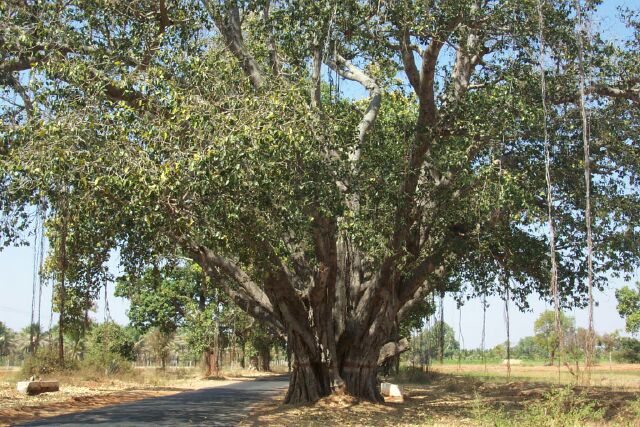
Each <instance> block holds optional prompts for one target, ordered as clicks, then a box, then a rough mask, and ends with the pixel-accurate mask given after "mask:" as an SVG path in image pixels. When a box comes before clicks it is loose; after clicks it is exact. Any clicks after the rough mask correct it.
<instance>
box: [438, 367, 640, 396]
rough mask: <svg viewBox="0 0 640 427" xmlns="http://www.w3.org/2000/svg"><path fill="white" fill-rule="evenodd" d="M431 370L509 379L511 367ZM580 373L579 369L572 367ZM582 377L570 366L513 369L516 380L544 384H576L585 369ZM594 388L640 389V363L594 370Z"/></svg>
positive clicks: (592, 369) (582, 368)
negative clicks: (577, 376) (572, 371)
mask: <svg viewBox="0 0 640 427" xmlns="http://www.w3.org/2000/svg"><path fill="white" fill-rule="evenodd" d="M431 369H432V370H433V371H435V372H439V373H447V374H455V375H467V376H472V377H478V378H484V379H492V380H500V379H503V380H505V381H506V380H507V367H506V366H505V365H496V364H493V365H487V367H486V370H485V368H484V365H460V366H458V365H455V364H451V365H437V364H436V365H434V366H432V367H431ZM572 369H573V370H574V372H576V369H575V366H572ZM578 372H579V378H578V379H576V376H574V375H572V374H571V373H570V372H569V370H568V369H567V368H566V367H563V368H562V369H560V372H559V373H558V367H557V366H542V365H538V366H527V365H524V366H521V365H515V366H512V367H511V379H512V380H525V381H543V382H552V383H556V384H574V383H576V381H578V382H581V381H583V380H584V373H585V372H584V367H582V366H580V367H579V370H578ZM590 385H592V386H597V387H614V388H616V389H623V390H629V391H633V390H640V364H622V363H621V364H612V365H611V366H609V365H608V364H604V365H597V366H594V367H592V368H591V381H590Z"/></svg>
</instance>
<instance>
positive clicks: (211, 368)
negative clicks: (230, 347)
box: [202, 350, 220, 377]
mask: <svg viewBox="0 0 640 427" xmlns="http://www.w3.org/2000/svg"><path fill="white" fill-rule="evenodd" d="M202 360H203V362H204V367H205V373H204V376H205V377H217V376H218V375H219V373H220V366H219V364H218V355H217V353H216V352H215V351H211V350H205V351H204V353H203V355H202Z"/></svg>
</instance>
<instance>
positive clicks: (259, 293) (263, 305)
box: [190, 245, 275, 316]
mask: <svg viewBox="0 0 640 427" xmlns="http://www.w3.org/2000/svg"><path fill="white" fill-rule="evenodd" d="M190 253H191V255H192V256H193V257H194V258H195V259H196V260H197V261H198V262H199V264H201V265H203V266H215V267H217V268H218V269H220V271H222V272H223V273H224V274H225V275H226V276H228V277H229V278H230V279H232V280H233V281H234V282H235V283H236V284H238V286H239V287H240V288H241V289H242V294H237V295H235V296H236V297H238V298H240V297H242V296H245V297H246V299H247V300H246V301H245V302H246V303H254V304H255V306H257V307H259V308H260V309H262V310H263V311H264V312H265V313H267V314H269V315H271V316H274V315H275V312H274V308H273V305H272V304H271V301H270V300H269V298H268V297H267V294H265V293H264V291H263V290H262V289H260V287H259V286H258V285H257V284H256V283H255V282H254V281H253V280H252V279H251V277H250V276H249V275H248V274H247V273H246V272H245V271H244V270H243V269H242V268H241V267H240V266H239V265H238V264H236V263H235V262H234V261H233V260H231V259H229V258H226V257H223V256H221V255H218V254H216V253H215V252H213V251H212V250H211V249H209V248H207V247H204V246H201V245H200V246H196V247H193V248H191V250H190ZM232 293H233V292H232Z"/></svg>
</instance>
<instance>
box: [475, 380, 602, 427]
mask: <svg viewBox="0 0 640 427" xmlns="http://www.w3.org/2000/svg"><path fill="white" fill-rule="evenodd" d="M472 414H473V415H474V417H475V418H476V419H477V420H478V421H479V422H480V424H481V425H490V426H495V427H512V426H513V427H515V426H522V427H539V426H547V427H574V426H582V425H585V424H586V423H589V422H597V421H600V420H602V417H603V416H604V409H597V408H596V405H595V403H594V402H593V401H590V400H589V399H587V398H586V396H584V395H583V394H576V393H575V392H574V391H573V390H572V389H571V388H570V387H566V388H560V389H554V390H551V391H550V392H548V393H546V394H544V395H543V396H542V398H541V399H540V400H539V401H536V402H533V403H530V404H528V405H527V406H525V408H524V409H523V410H522V411H521V412H519V413H515V414H513V413H509V412H508V411H506V410H505V409H503V408H491V407H485V406H483V405H482V402H481V401H480V400H479V398H478V397H477V396H476V400H475V401H474V405H473V407H472Z"/></svg>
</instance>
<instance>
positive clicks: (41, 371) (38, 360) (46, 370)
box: [21, 347, 77, 377]
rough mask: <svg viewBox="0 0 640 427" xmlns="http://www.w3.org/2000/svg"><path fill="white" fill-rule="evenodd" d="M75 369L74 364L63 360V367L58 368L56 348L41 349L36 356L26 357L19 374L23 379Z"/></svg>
mask: <svg viewBox="0 0 640 427" xmlns="http://www.w3.org/2000/svg"><path fill="white" fill-rule="evenodd" d="M76 367H77V365H76V362H75V361H70V360H65V364H64V366H60V361H59V360H58V349H57V347H41V348H40V349H39V350H38V351H37V352H36V354H34V355H29V356H27V358H26V359H25V360H24V363H23V364H22V371H21V373H22V375H23V376H24V377H31V376H32V375H35V376H40V375H48V374H52V373H54V372H60V371H64V370H69V369H75V368H76Z"/></svg>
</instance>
